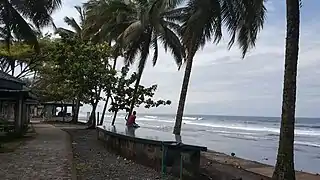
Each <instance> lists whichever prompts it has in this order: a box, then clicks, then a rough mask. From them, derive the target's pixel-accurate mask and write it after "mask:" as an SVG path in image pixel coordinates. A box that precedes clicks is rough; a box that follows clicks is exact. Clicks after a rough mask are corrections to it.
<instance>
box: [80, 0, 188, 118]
mask: <svg viewBox="0 0 320 180" xmlns="http://www.w3.org/2000/svg"><path fill="white" fill-rule="evenodd" d="M178 1H179V0H174V1H172V0H160V1H156V0H137V1H127V2H125V1H123V0H113V1H106V0H100V1H89V3H88V4H87V5H86V8H88V10H89V9H91V13H90V14H92V16H90V17H91V18H92V19H91V20H89V15H88V18H87V22H89V23H90V22H91V26H88V28H87V29H88V32H92V31H93V32H96V33H94V34H95V35H96V37H98V38H96V39H101V40H106V41H113V40H114V41H117V42H118V43H117V45H118V46H120V47H121V48H122V49H123V50H124V52H125V64H132V63H133V62H134V59H135V58H136V56H137V54H139V55H140V61H139V68H138V77H139V78H138V80H137V81H136V84H135V91H134V93H133V98H132V103H131V108H130V109H131V110H130V112H132V109H133V108H134V104H135V100H136V98H137V97H136V96H135V94H136V92H137V89H138V88H139V84H140V80H141V76H142V72H143V69H144V66H145V63H146V59H147V57H148V55H149V49H150V48H153V49H154V57H153V64H154V65H155V64H156V62H157V58H158V40H160V41H162V42H163V44H164V45H165V48H166V50H167V49H170V50H171V52H172V53H173V55H174V56H175V60H176V62H177V64H178V66H180V65H181V63H182V59H183V57H184V50H183V47H182V45H181V43H180V41H179V38H178V37H177V35H176V34H175V32H174V30H176V29H177V26H178V25H177V24H174V23H173V22H170V21H167V20H166V19H164V18H163V17H164V15H165V14H166V13H167V11H169V10H172V8H174V7H175V6H176V5H177V4H178ZM93 7H94V8H93ZM97 7H98V8H97ZM87 14H89V13H87ZM94 19H95V20H94ZM91 34H92V33H91ZM117 52H118V51H117ZM118 54H121V53H118ZM115 57H117V56H115ZM114 67H115V64H114ZM107 99H108V98H107ZM106 105H107V102H106V104H105V107H104V111H105V109H106ZM103 115H104V113H103ZM102 120H103V116H102V118H101V121H100V123H101V122H102Z"/></svg>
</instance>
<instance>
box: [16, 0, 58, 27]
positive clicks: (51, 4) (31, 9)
mask: <svg viewBox="0 0 320 180" xmlns="http://www.w3.org/2000/svg"><path fill="white" fill-rule="evenodd" d="M11 3H12V4H13V6H14V8H15V9H17V10H18V11H19V12H21V13H22V15H23V16H24V17H26V18H28V19H30V20H31V21H32V22H33V24H34V25H35V26H36V27H37V28H40V27H44V26H47V25H49V24H50V23H51V22H52V21H51V20H52V19H51V14H52V13H53V12H54V10H56V9H58V8H60V6H61V0H46V1H34V0H18V1H11Z"/></svg>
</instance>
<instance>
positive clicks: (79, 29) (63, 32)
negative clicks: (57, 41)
mask: <svg viewBox="0 0 320 180" xmlns="http://www.w3.org/2000/svg"><path fill="white" fill-rule="evenodd" d="M74 8H75V9H76V10H77V12H78V13H79V16H80V24H78V23H77V21H76V20H75V19H74V18H73V17H67V16H66V17H65V18H64V22H65V23H67V24H68V25H69V26H70V27H71V28H72V29H73V31H71V30H68V29H65V28H61V27H60V28H58V29H56V33H57V34H59V35H60V36H68V37H76V38H79V39H83V38H84V37H83V25H84V22H85V19H86V14H85V12H84V10H83V9H82V7H80V6H75V7H74Z"/></svg>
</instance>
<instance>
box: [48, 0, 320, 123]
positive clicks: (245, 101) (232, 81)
mask: <svg viewBox="0 0 320 180" xmlns="http://www.w3.org/2000/svg"><path fill="white" fill-rule="evenodd" d="M83 2H86V1H84V0H63V5H62V8H61V9H60V10H57V11H56V12H55V13H54V14H53V19H54V22H55V24H56V26H57V27H64V28H68V25H67V24H65V23H64V21H63V18H64V17H65V16H69V17H70V16H71V17H75V19H78V14H77V12H76V10H75V9H74V6H75V5H81V3H83ZM319 5H320V1H319V0H304V1H303V6H302V9H301V36H300V37H301V39H300V54H299V65H298V89H297V111H296V115H297V116H300V117H320V108H319V107H320V91H319V90H320V70H318V69H319V68H320V56H319V53H317V51H318V50H320V36H319V35H318V34H317V33H319V32H317V31H319V30H320V23H319V19H317V18H316V17H320V11H318V9H317V8H318V7H319ZM266 7H267V9H268V13H267V18H266V23H265V25H264V28H263V30H262V31H261V32H260V33H259V35H258V40H257V43H256V47H255V48H253V49H251V50H250V51H249V53H248V54H247V55H246V57H245V58H244V59H242V58H241V51H239V49H238V46H237V45H236V44H235V45H234V46H233V48H232V49H231V50H228V49H227V42H228V40H229V37H228V36H227V35H226V36H225V37H224V38H223V40H222V42H221V43H220V44H219V45H215V44H213V43H212V42H208V43H207V44H206V46H205V48H204V49H202V50H199V51H198V52H197V54H196V56H195V58H194V66H193V69H192V74H191V79H190V84H189V90H188V95H187V102H186V106H185V113H186V114H210V115H239V116H275V117H279V116H280V115H281V104H282V86H283V85H282V84H283V71H284V51H285V49H284V47H285V46H284V43H285V27H286V26H285V20H286V19H285V1H284V0H269V1H268V2H267V4H266ZM47 30H48V29H47ZM151 59H152V53H151V54H150V57H149V63H148V64H147V67H146V69H145V71H144V74H143V77H142V84H143V85H145V86H149V85H152V84H158V90H157V92H156V95H155V99H158V98H162V99H170V100H171V101H172V104H171V106H166V107H159V108H154V109H143V108H139V109H138V112H141V113H165V114H175V113H176V110H177V106H178V101H179V94H180V89H181V85H182V78H183V75H184V66H183V68H181V70H180V71H178V69H177V67H176V65H175V63H174V59H173V58H172V56H171V55H170V53H169V52H168V53H166V52H165V51H164V49H163V48H161V50H160V53H159V58H158V63H157V65H156V66H155V67H152V65H151V62H152V61H151ZM120 61H121V60H120ZM118 65H119V66H118V68H120V66H121V63H118ZM102 108H103V104H102V103H100V104H99V108H98V111H102ZM89 109H90V108H89V107H88V106H85V107H84V109H82V111H89Z"/></svg>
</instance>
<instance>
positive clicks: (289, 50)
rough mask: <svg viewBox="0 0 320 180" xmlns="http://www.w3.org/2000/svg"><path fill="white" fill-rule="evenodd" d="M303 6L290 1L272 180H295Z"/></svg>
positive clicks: (288, 3)
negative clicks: (297, 89) (279, 117)
mask: <svg viewBox="0 0 320 180" xmlns="http://www.w3.org/2000/svg"><path fill="white" fill-rule="evenodd" d="M299 31H300V5H299V0H287V37H286V52H285V69H284V82H283V99H282V114H281V127H280V138H279V148H278V156H277V163H276V167H275V171H274V173H273V177H272V179H274V180H287V179H290V180H295V170H294V143H293V142H294V124H295V105H296V88H297V87H296V86H297V83H296V80H297V64H298V54H299Z"/></svg>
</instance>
